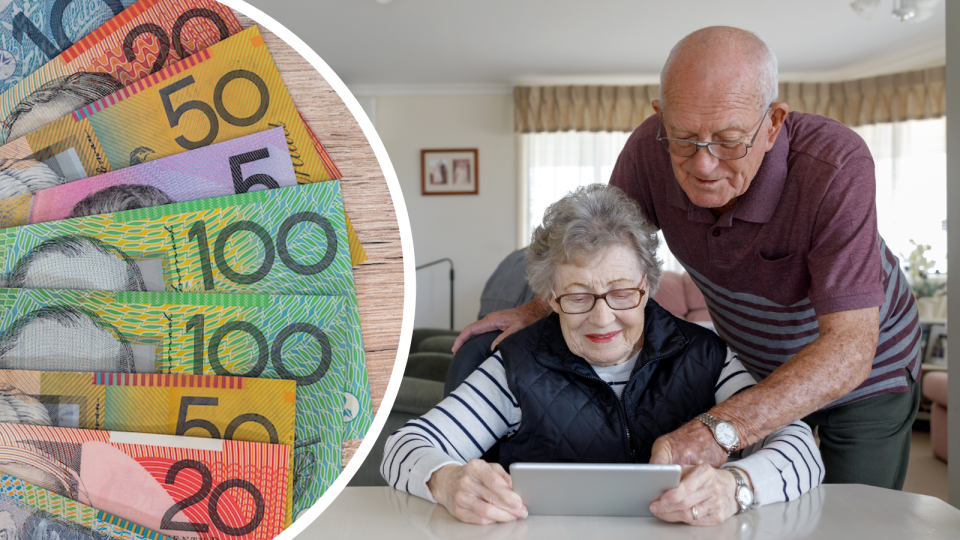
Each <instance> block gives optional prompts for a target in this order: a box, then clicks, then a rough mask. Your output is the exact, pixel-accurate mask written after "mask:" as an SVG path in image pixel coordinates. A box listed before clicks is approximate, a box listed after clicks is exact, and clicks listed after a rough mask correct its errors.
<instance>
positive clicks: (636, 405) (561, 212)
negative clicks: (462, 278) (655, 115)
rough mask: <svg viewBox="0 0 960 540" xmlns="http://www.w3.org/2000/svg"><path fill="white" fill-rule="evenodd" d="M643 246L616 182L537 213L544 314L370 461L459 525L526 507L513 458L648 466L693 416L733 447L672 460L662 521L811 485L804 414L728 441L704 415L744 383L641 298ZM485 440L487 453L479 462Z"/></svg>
mask: <svg viewBox="0 0 960 540" xmlns="http://www.w3.org/2000/svg"><path fill="white" fill-rule="evenodd" d="M657 244H658V239H657V236H656V233H655V231H654V229H653V227H652V226H651V225H650V224H649V223H648V222H647V221H646V219H645V218H644V217H643V215H642V214H641V212H640V210H639V208H638V207H637V206H636V204H635V203H634V202H633V201H631V200H630V199H628V198H627V197H626V196H625V195H624V194H623V193H622V192H621V191H620V190H619V189H617V188H615V187H611V186H605V185H600V184H597V185H592V186H588V187H586V188H580V189H578V190H577V191H576V192H574V193H572V194H570V195H568V196H566V197H565V198H563V199H561V200H560V201H558V202H557V203H555V204H554V205H552V206H551V207H550V208H549V209H547V212H546V215H545V216H544V220H543V225H542V226H540V227H538V228H537V229H536V231H534V233H533V239H532V242H531V245H530V247H529V248H528V250H527V274H528V279H529V282H530V285H531V287H532V288H533V290H534V291H535V293H536V294H538V295H539V296H541V297H542V298H544V299H546V300H548V301H549V303H550V305H551V306H552V307H553V310H554V313H553V314H552V315H550V316H549V317H546V318H544V319H541V320H540V321H538V322H536V323H534V324H533V325H531V326H529V327H527V328H525V329H524V330H522V331H520V332H517V333H516V334H515V335H512V336H510V337H509V338H507V339H506V340H504V341H503V343H501V344H500V348H499V351H498V352H496V353H494V355H493V356H491V357H490V358H489V359H487V360H486V361H485V362H484V363H483V364H482V365H481V366H480V368H478V369H477V371H475V372H474V373H473V374H472V375H471V376H470V377H469V378H467V380H466V381H465V382H464V383H463V384H462V385H461V386H460V387H459V388H457V389H456V390H455V391H454V392H453V393H452V394H451V395H450V396H449V397H447V398H446V399H444V400H443V401H442V402H441V403H440V404H439V405H437V406H436V407H435V408H434V409H433V410H431V411H430V412H428V413H427V414H425V415H424V416H422V417H420V418H419V419H417V420H414V421H411V422H409V423H407V425H405V426H404V427H403V428H401V429H399V430H398V431H397V432H396V433H394V434H393V435H391V436H390V438H389V439H388V440H387V444H386V448H385V450H384V455H383V462H382V464H381V473H382V474H383V477H384V478H385V479H386V480H387V481H388V482H389V483H390V485H392V486H393V487H395V488H398V489H402V490H404V491H407V492H409V493H412V494H414V495H418V496H420V497H423V498H425V499H428V500H431V501H435V502H439V503H440V504H442V505H443V506H445V507H446V508H447V510H449V511H450V513H451V514H453V515H454V516H456V517H457V518H458V519H460V520H462V521H467V522H472V523H490V522H496V521H511V520H514V519H517V518H522V517H526V515H527V511H526V508H525V507H524V505H523V501H521V500H520V497H519V496H518V495H517V494H516V493H515V492H514V491H513V490H512V483H511V480H510V475H509V474H507V472H506V470H505V469H508V468H509V466H510V464H511V463H515V462H593V463H646V462H647V461H648V460H649V459H650V455H651V449H652V446H653V443H654V441H655V440H656V439H657V437H659V436H660V435H663V434H665V433H668V432H670V431H673V430H674V429H676V428H677V427H679V426H681V425H683V424H685V423H686V422H688V421H690V420H691V419H693V418H699V419H700V420H701V421H703V422H704V423H705V424H707V425H710V426H711V427H712V429H713V430H714V434H715V435H716V438H717V443H718V444H721V446H724V448H725V449H726V450H727V451H728V452H730V453H731V457H732V458H738V459H732V460H731V461H729V462H728V463H726V464H724V465H723V466H722V467H721V468H719V469H714V468H713V467H711V466H709V465H699V466H696V467H693V466H691V467H685V468H684V470H683V474H682V480H681V483H680V486H679V487H677V488H675V489H672V490H670V491H668V492H666V493H665V494H664V495H663V496H662V497H661V498H660V499H659V500H658V501H656V502H654V503H653V504H652V505H651V508H650V509H651V511H652V512H653V513H654V514H655V515H656V516H658V517H660V518H661V519H664V520H666V521H682V522H686V523H691V524H696V525H710V524H715V523H719V522H721V521H723V520H725V519H727V518H728V517H730V516H732V515H734V514H737V513H740V512H743V511H746V510H748V509H749V508H751V507H755V506H759V505H762V504H767V503H771V502H777V501H788V500H792V499H795V498H797V497H798V496H799V495H800V494H801V493H803V492H806V491H808V490H810V489H812V488H813V487H815V486H817V485H818V484H819V483H820V481H821V480H822V478H823V464H822V462H821V460H820V453H819V451H818V450H817V446H816V444H815V443H814V440H813V435H812V433H811V432H810V428H809V427H807V426H806V425H805V424H804V423H802V422H799V421H798V422H794V423H793V424H791V425H789V426H787V427H786V428H784V429H782V430H780V431H778V432H775V433H773V434H772V435H770V436H769V437H767V438H766V439H764V440H763V441H761V442H759V443H757V444H756V445H754V446H752V447H749V448H743V449H741V448H739V447H738V442H737V433H736V430H735V428H733V426H732V425H730V424H728V423H725V422H723V421H722V420H720V419H716V418H713V417H712V416H709V415H706V414H703V413H706V412H707V411H708V410H709V409H710V408H711V407H713V406H714V405H715V404H716V403H718V402H721V401H723V400H725V399H727V398H728V397H730V396H732V395H733V394H736V393H737V392H740V391H742V390H744V389H746V388H748V387H750V386H753V384H754V380H753V379H752V378H751V376H750V375H749V374H748V373H747V371H746V370H745V369H744V368H743V366H742V365H741V363H740V361H739V360H738V359H737V357H736V356H735V355H732V354H728V352H727V348H726V346H725V345H724V343H723V342H722V341H721V340H720V338H719V337H717V335H716V334H714V333H712V332H711V331H709V330H707V329H705V328H703V327H701V326H697V325H695V324H693V323H688V322H686V321H683V320H681V319H678V318H676V317H674V316H672V315H671V314H669V313H668V312H667V311H666V310H664V309H663V308H661V307H660V306H659V305H657V303H656V302H654V301H651V300H650V295H651V294H652V293H653V292H655V291H656V290H657V285H658V282H659V280H660V262H659V261H658V260H657V258H656V248H657ZM498 441H499V442H500V458H499V459H500V463H499V464H496V463H487V462H485V461H481V460H479V459H477V458H479V457H480V456H481V455H483V453H484V452H485V451H486V450H487V449H489V448H490V447H492V446H493V445H494V444H495V443H496V442H498Z"/></svg>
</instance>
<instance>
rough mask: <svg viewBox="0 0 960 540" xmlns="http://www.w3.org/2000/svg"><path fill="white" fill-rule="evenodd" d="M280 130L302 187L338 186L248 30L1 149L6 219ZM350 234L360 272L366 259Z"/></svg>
mask: <svg viewBox="0 0 960 540" xmlns="http://www.w3.org/2000/svg"><path fill="white" fill-rule="evenodd" d="M272 127H283V129H284V133H285V135H286V136H287V145H288V149H289V150H290V155H291V158H292V160H293V167H294V171H295V172H296V174H297V181H298V182H299V183H303V184H306V183H313V182H320V181H324V180H330V179H334V178H338V177H339V176H340V173H339V171H338V170H337V169H336V167H334V166H333V162H332V161H330V158H329V156H327V154H326V152H325V151H324V150H323V147H322V146H321V145H319V144H314V140H313V139H312V137H311V135H310V133H309V131H308V130H307V126H306V124H305V123H304V122H303V119H302V118H301V117H300V115H299V113H298V112H297V110H296V108H295V107H294V105H293V100H292V99H291V98H290V94H289V93H288V92H287V89H286V87H285V86H284V84H283V80H282V79H281V78H280V73H279V72H278V71H277V67H276V65H274V63H273V59H272V58H271V56H270V52H269V51H268V50H267V47H266V45H265V44H264V42H263V38H262V36H261V35H260V33H259V30H258V29H257V28H256V27H253V28H248V29H247V30H244V31H242V32H240V33H238V34H235V35H234V36H232V37H230V38H227V39H225V40H223V41H221V42H219V43H216V44H214V45H211V46H210V47H208V48H206V49H204V50H202V51H200V52H199V53H197V54H195V55H193V56H190V57H188V58H186V59H184V60H182V61H180V62H177V63H176V64H174V65H172V66H170V67H168V68H165V69H163V70H161V71H159V72H157V73H154V74H153V75H150V76H149V77H146V78H144V79H141V80H140V81H138V82H136V83H134V84H133V85H131V86H128V87H126V88H124V89H123V90H120V91H119V92H117V93H114V94H110V95H109V96H107V97H105V98H103V99H100V100H98V101H95V102H93V103H91V104H90V105H87V106H86V107H83V108H81V109H80V110H78V111H76V112H74V113H73V114H71V115H69V116H66V117H64V118H61V119H60V120H56V121H54V122H52V123H50V124H47V125H46V126H44V127H42V128H40V129H38V130H36V131H34V132H32V133H29V134H27V135H25V136H23V137H20V138H19V139H15V140H13V141H10V142H8V143H7V144H5V145H4V146H2V147H0V215H3V214H6V213H10V212H18V213H19V212H22V210H18V209H17V207H18V206H25V205H28V204H29V199H30V197H31V196H32V194H33V193H35V192H36V191H38V190H39V189H44V188H47V187H52V186H54V185H58V184H62V183H65V182H68V181H73V180H77V179H79V178H83V177H86V176H93V175H96V174H103V173H106V172H109V171H111V170H116V169H120V168H123V167H128V166H130V165H136V164H138V163H142V162H143V161H147V160H150V159H157V158H161V157H166V156H170V155H174V154H178V153H180V152H184V151H186V150H192V149H195V148H200V147H203V146H207V145H209V144H212V143H215V142H221V141H224V140H229V139H233V138H236V137H239V136H242V135H249V134H251V133H256V132H259V131H263V130H264V129H269V128H272ZM347 233H348V238H349V242H350V244H349V245H350V251H351V255H352V259H353V261H354V263H355V264H358V263H359V262H362V261H363V259H364V257H365V255H364V254H363V251H362V247H361V246H360V243H359V240H358V239H357V237H356V233H355V232H353V231H352V229H348V231H347Z"/></svg>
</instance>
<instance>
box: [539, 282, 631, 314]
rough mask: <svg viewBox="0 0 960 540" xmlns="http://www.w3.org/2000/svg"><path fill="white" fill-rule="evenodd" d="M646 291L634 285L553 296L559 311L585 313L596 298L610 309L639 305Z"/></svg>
mask: <svg viewBox="0 0 960 540" xmlns="http://www.w3.org/2000/svg"><path fill="white" fill-rule="evenodd" d="M646 292H647V291H645V290H643V289H641V288H639V287H634V288H631V289H613V290H612V291H607V292H605V293H603V294H593V293H570V294H561V295H560V296H557V297H556V298H554V300H555V301H556V302H557V304H559V305H560V311H562V312H564V313H566V314H567V315H579V314H581V313H587V312H588V311H590V310H592V309H593V306H595V305H596V303H597V300H601V299H602V300H603V301H605V302H606V303H607V305H608V306H610V309H615V310H624V309H633V308H635V307H637V306H639V305H640V300H641V299H642V298H643V295H644V294H646Z"/></svg>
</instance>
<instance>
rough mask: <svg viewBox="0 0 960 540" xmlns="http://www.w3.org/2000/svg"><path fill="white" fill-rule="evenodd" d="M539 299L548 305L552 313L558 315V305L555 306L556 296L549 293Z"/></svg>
mask: <svg viewBox="0 0 960 540" xmlns="http://www.w3.org/2000/svg"><path fill="white" fill-rule="evenodd" d="M540 298H541V299H542V300H543V301H544V302H546V303H547V304H549V305H550V309H552V310H553V312H554V313H560V305H559V304H557V301H556V295H555V294H553V293H552V292H551V293H549V294H545V295H542V296H540Z"/></svg>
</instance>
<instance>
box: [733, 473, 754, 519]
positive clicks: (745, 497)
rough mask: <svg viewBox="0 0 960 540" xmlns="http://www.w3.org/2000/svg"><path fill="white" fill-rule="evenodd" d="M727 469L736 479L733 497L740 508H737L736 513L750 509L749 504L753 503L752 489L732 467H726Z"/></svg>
mask: <svg viewBox="0 0 960 540" xmlns="http://www.w3.org/2000/svg"><path fill="white" fill-rule="evenodd" d="M727 470H728V471H730V472H731V473H733V478H734V480H736V481H737V492H736V496H735V497H734V498H735V499H736V500H737V504H738V505H739V506H740V509H739V510H737V513H738V514H742V513H744V512H746V511H747V510H749V509H750V505H752V504H753V490H752V489H750V486H748V485H747V482H746V481H745V480H744V479H743V476H741V475H740V473H739V472H737V470H736V469H734V468H733V467H727Z"/></svg>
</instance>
